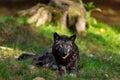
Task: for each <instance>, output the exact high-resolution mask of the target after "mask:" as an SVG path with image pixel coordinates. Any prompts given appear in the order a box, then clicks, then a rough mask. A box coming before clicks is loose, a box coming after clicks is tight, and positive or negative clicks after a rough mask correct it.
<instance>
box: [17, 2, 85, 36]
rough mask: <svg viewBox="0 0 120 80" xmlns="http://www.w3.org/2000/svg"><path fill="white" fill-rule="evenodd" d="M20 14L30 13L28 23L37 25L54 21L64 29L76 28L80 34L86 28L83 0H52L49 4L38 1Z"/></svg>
mask: <svg viewBox="0 0 120 80" xmlns="http://www.w3.org/2000/svg"><path fill="white" fill-rule="evenodd" d="M18 14H20V15H21V16H25V15H30V16H31V17H30V18H29V19H28V23H36V26H40V25H43V24H49V23H51V22H52V23H53V22H54V23H57V24H60V25H61V28H62V29H63V30H67V29H74V30H75V31H76V32H77V33H79V34H81V33H84V32H85V29H86V28H85V24H86V21H85V8H84V6H83V4H82V1H81V0H50V2H49V3H48V4H47V5H45V4H40V3H38V4H37V5H35V6H33V7H32V8H30V9H27V10H22V11H20V12H19V13H18Z"/></svg>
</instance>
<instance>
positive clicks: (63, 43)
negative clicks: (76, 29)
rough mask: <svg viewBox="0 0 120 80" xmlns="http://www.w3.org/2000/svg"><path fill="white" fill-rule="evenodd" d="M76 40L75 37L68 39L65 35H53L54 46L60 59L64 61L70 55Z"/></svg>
mask: <svg viewBox="0 0 120 80" xmlns="http://www.w3.org/2000/svg"><path fill="white" fill-rule="evenodd" d="M75 39H76V35H72V36H70V37H68V36H65V35H61V36H60V35H58V34H57V33H56V32H55V33H54V46H55V49H56V51H57V53H56V54H58V55H59V56H60V57H61V58H62V59H66V58H67V57H68V56H69V55H70V54H72V49H73V44H74V41H75Z"/></svg>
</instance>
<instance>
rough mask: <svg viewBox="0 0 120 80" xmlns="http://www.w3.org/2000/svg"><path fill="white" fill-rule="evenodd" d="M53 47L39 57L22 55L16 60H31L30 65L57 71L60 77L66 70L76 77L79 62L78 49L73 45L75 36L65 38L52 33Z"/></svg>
mask: <svg viewBox="0 0 120 80" xmlns="http://www.w3.org/2000/svg"><path fill="white" fill-rule="evenodd" d="M53 37H54V43H53V45H52V46H51V47H50V48H48V50H46V52H44V54H43V55H42V56H41V55H33V54H22V55H20V56H19V58H18V60H21V59H25V58H31V59H33V62H32V64H33V65H38V66H43V67H47V68H51V69H58V70H59V72H60V75H61V76H65V75H66V69H68V70H69V71H70V75H71V76H74V77H75V76H76V72H77V68H78V61H79V49H78V47H77V45H76V44H75V43H74V41H75V39H76V35H73V36H70V37H68V36H66V35H58V34H57V33H54V36H53Z"/></svg>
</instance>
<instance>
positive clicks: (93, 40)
mask: <svg viewBox="0 0 120 80" xmlns="http://www.w3.org/2000/svg"><path fill="white" fill-rule="evenodd" d="M26 19H27V18H15V17H5V16H0V80H32V79H33V78H35V77H43V78H45V79H46V80H119V79H120V45H119V44H120V32H119V29H120V28H119V27H120V26H119V27H118V26H117V27H110V26H109V25H106V24H104V23H100V22H97V23H95V24H92V25H91V26H90V27H89V28H88V29H87V33H86V34H85V35H77V40H76V44H77V45H78V47H79V49H80V56H81V57H80V62H79V65H78V67H79V69H78V73H77V78H72V77H71V76H70V75H69V74H67V76H66V77H65V78H64V79H62V78H61V77H60V76H59V74H58V71H52V70H49V69H45V68H41V67H34V66H31V65H30V62H31V61H30V60H24V61H21V62H20V61H17V60H16V58H17V56H18V55H20V54H21V53H23V52H33V53H36V54H42V53H43V52H44V51H45V50H46V49H47V48H48V47H50V46H51V45H52V43H53V33H54V32H55V31H56V32H58V33H59V34H65V35H68V36H70V35H72V34H73V33H72V32H69V31H66V32H65V31H62V30H61V28H60V27H56V26H54V25H51V26H47V25H44V26H41V27H34V26H33V25H27V24H25V23H26Z"/></svg>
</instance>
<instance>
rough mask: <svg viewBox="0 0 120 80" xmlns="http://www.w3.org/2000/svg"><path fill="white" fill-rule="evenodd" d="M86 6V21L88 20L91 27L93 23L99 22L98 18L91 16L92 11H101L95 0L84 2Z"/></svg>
mask: <svg viewBox="0 0 120 80" xmlns="http://www.w3.org/2000/svg"><path fill="white" fill-rule="evenodd" d="M84 6H85V7H86V9H87V11H86V22H87V27H91V25H92V24H97V20H96V19H95V18H93V17H92V16H91V14H92V12H94V11H97V12H101V9H100V8H97V7H96V6H95V5H94V4H93V2H88V3H86V4H84Z"/></svg>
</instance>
